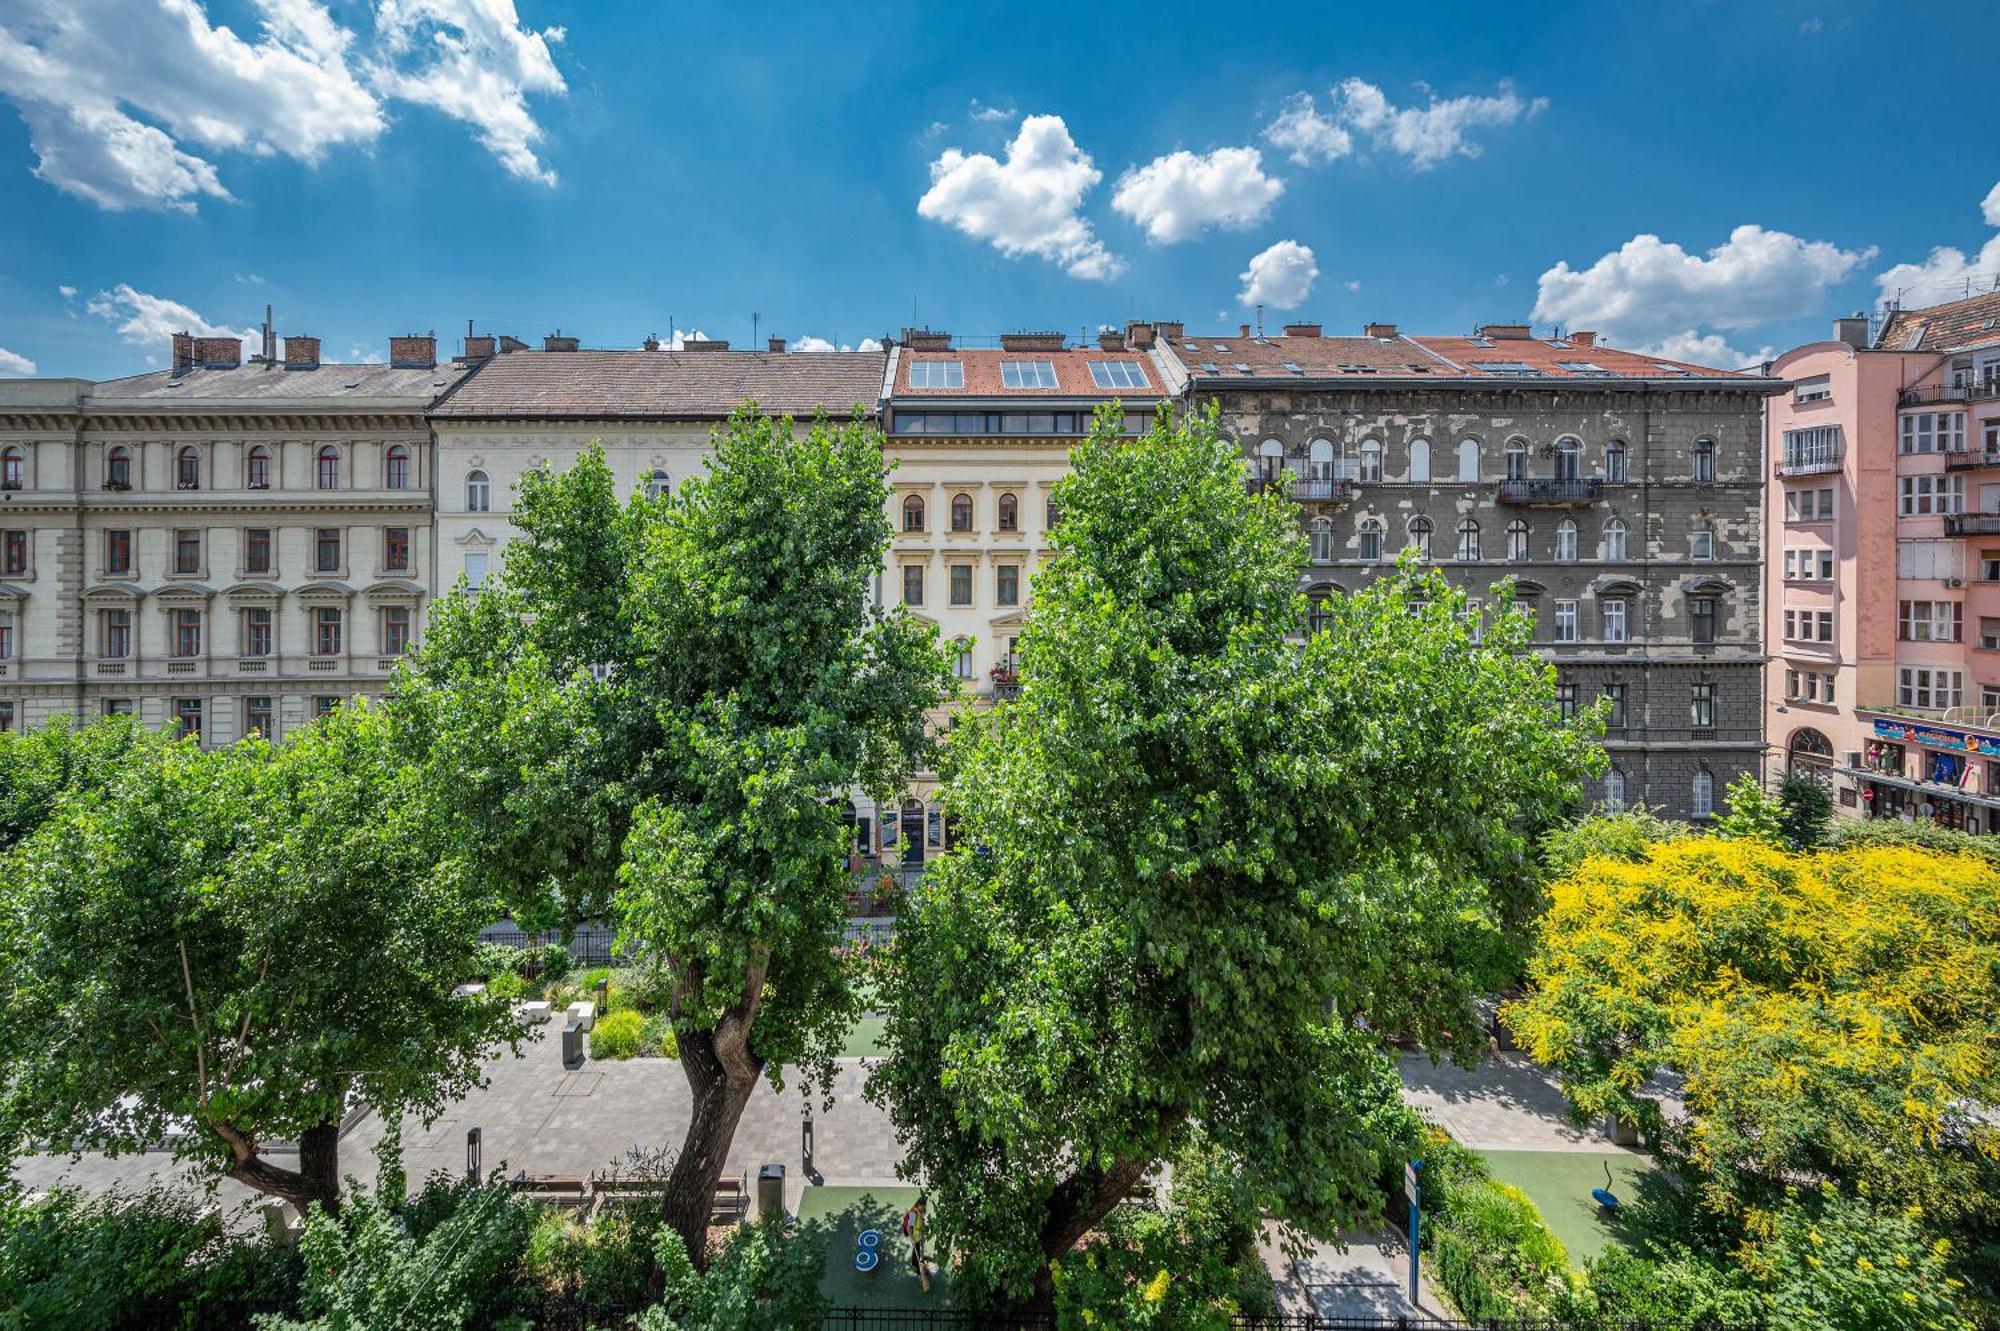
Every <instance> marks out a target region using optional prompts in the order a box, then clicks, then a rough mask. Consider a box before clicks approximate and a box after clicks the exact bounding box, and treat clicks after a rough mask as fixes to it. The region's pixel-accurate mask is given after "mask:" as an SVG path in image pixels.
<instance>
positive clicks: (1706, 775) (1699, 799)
mask: <svg viewBox="0 0 2000 1331" xmlns="http://www.w3.org/2000/svg"><path fill="white" fill-rule="evenodd" d="M1688 816H1689V817H1690V818H1712V817H1714V816H1715V774H1714V773H1712V772H1710V771H1709V770H1708V769H1707V768H1706V767H1704V768H1702V769H1701V770H1700V771H1698V772H1696V773H1695V774H1694V789H1693V790H1692V791H1690V792H1689V795H1688Z"/></svg>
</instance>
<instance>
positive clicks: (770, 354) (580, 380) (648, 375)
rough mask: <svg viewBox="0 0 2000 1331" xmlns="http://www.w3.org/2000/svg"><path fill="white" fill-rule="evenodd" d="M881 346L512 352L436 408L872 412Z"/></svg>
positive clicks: (455, 412)
mask: <svg viewBox="0 0 2000 1331" xmlns="http://www.w3.org/2000/svg"><path fill="white" fill-rule="evenodd" d="M887 365H888V356H887V354H886V353H884V352H880V351H818V352H814V351H793V352H781V351H778V352H774V351H510V352H505V353H503V354H501V355H498V356H494V357H493V358H492V359H490V360H488V361H486V362H485V363H483V364H482V365H480V366H479V368H478V370H477V371H476V372H474V373H473V374H472V375H471V376H470V377H468V378H467V379H466V380H465V382H464V383H463V384H461V385H459V387H458V388H457V389H456V390H455V391H453V392H452V394H451V396H450V397H448V398H447V399H446V400H445V401H443V402H441V403H439V404H438V407H437V410H436V411H435V412H434V413H433V414H434V415H436V416H438V417H441V418H449V417H486V418H493V417H526V418H530V419H550V418H556V417H583V418H605V417H613V418H631V417H642V416H660V417H669V418H687V417H713V418H716V419H720V418H722V417H725V416H727V415H729V413H731V412H733V411H735V410H736V409H737V408H738V407H739V406H741V405H742V404H743V403H744V402H745V401H748V400H750V399H755V400H756V402H757V403H758V405H759V406H761V407H762V408H763V409H764V410H765V411H768V412H782V413H785V414H788V415H793V416H804V415H810V414H811V413H813V412H815V411H817V410H819V409H820V408H822V407H824V408H825V409H826V410H827V411H828V412H829V413H831V414H833V415H835V416H844V415H846V414H848V413H849V412H851V411H853V410H854V408H855V406H856V404H860V405H862V406H864V407H866V408H867V409H868V411H870V412H871V413H872V412H873V411H874V410H875V409H876V404H877V403H878V402H879V401H880V399H881V396H882V375H883V371H884V369H885V368H886V367H887Z"/></svg>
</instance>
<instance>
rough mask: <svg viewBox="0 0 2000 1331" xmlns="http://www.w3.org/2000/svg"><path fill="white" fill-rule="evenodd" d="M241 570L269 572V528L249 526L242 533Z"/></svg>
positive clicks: (246, 571)
mask: <svg viewBox="0 0 2000 1331" xmlns="http://www.w3.org/2000/svg"><path fill="white" fill-rule="evenodd" d="M243 571H244V572H245V573H269V572H270V571H271V529H270V528H269V527H250V528H247V529H246V530H245V531H244V533H243Z"/></svg>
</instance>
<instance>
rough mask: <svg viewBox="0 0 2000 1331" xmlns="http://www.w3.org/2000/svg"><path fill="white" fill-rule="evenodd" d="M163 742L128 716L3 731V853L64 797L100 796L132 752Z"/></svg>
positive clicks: (0, 811) (52, 722) (0, 806)
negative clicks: (96, 794) (74, 795)
mask: <svg viewBox="0 0 2000 1331" xmlns="http://www.w3.org/2000/svg"><path fill="white" fill-rule="evenodd" d="M163 742H164V741H163V740H162V739H161V738H160V736H158V735H156V734H154V733H153V732H151V731H148V730H146V729H144V728H143V727H141V726H140V724H139V719H138V718H137V717H135V716H131V715H129V714H128V715H125V716H107V717H104V718H102V719H100V720H98V721H95V722H92V723H91V724H90V725H87V726H80V725H78V724H77V723H76V721H75V720H74V719H73V718H71V717H69V716H57V717H54V718H52V719H51V720H50V721H49V722H48V723H47V724H46V725H42V726H38V727H36V728H35V729H33V730H19V731H15V730H7V731H0V851H5V850H6V849H8V848H9V847H10V846H12V845H13V844H14V843H15V842H17V841H19V840H20V839H21V838H23V837H25V836H27V835H28V834H29V833H30V832H32V831H34V830H35V829H36V828H37V827H39V826H41V824H42V821H43V820H44V819H46V818H47V817H49V816H50V815H51V814H53V813H54V812H55V811H56V806H57V805H58V804H59V803H60V802H61V800H62V799H63V797H64V796H65V795H72V794H78V795H81V794H88V793H91V792H95V791H99V790H102V789H103V788H104V786H105V785H106V784H107V783H109V782H110V781H111V780H112V778H113V777H114V776H115V775H116V774H117V773H118V771H119V770H120V768H121V767H122V766H123V764H124V763H125V761H126V760H127V758H128V757H129V755H130V754H131V752H132V750H133V749H135V748H138V747H140V746H143V745H147V744H158V743H163Z"/></svg>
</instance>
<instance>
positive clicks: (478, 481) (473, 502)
mask: <svg viewBox="0 0 2000 1331" xmlns="http://www.w3.org/2000/svg"><path fill="white" fill-rule="evenodd" d="M492 506H493V482H492V481H490V480H488V479H487V478H486V473H485V472H483V471H471V472H467V473H466V475H465V511H466V512H468V513H484V512H486V511H487V510H488V509H490V508H492Z"/></svg>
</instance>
